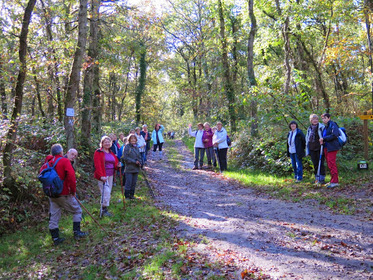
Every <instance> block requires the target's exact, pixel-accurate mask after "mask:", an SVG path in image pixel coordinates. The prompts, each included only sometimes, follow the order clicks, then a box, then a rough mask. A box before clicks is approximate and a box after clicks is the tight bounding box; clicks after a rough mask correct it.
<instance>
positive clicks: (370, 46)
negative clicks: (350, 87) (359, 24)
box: [364, 0, 373, 111]
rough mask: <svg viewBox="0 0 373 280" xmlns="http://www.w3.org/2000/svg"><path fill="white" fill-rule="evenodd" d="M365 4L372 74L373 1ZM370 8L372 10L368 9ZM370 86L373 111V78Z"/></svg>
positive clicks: (367, 0)
mask: <svg viewBox="0 0 373 280" xmlns="http://www.w3.org/2000/svg"><path fill="white" fill-rule="evenodd" d="M364 5H365V7H364V15H365V26H366V29H367V40H368V49H369V52H368V59H369V66H370V73H371V75H372V73H373V59H372V51H373V46H372V38H371V36H370V19H369V15H370V13H371V12H373V4H372V1H369V0H364ZM368 9H369V10H370V11H368ZM371 80H372V77H371ZM370 88H371V95H372V111H373V80H372V82H371V84H370Z"/></svg>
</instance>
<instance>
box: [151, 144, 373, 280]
mask: <svg viewBox="0 0 373 280" xmlns="http://www.w3.org/2000/svg"><path fill="white" fill-rule="evenodd" d="M175 145H176V148H177V150H178V151H179V152H180V153H181V154H182V156H183V160H182V161H181V165H182V167H181V169H180V170H179V169H177V170H176V169H174V168H172V167H171V166H170V164H168V161H167V147H166V149H165V159H164V160H163V161H150V163H149V165H148V166H147V167H146V170H147V173H148V177H149V180H150V184H151V185H152V187H153V189H154V190H155V196H156V203H157V204H158V205H159V206H162V207H168V208H170V210H172V211H174V212H176V213H178V214H179V215H181V216H182V217H184V218H183V219H182V221H181V222H180V225H179V227H178V229H177V230H178V232H179V233H180V235H182V236H185V237H187V238H197V239H198V238H199V239H201V236H203V238H206V239H207V240H208V242H207V244H206V245H203V244H201V245H200V246H199V250H201V251H203V252H204V253H207V254H209V253H210V252H211V254H212V252H213V251H214V249H215V248H217V249H218V250H222V251H224V252H230V253H231V254H232V255H233V256H235V263H236V265H237V266H239V267H242V268H243V269H245V268H247V267H252V266H254V267H259V268H261V269H262V270H263V272H264V273H265V274H268V275H270V276H271V277H272V278H273V279H355V280H357V279H373V222H371V221H362V220H359V219H358V218H357V217H356V216H348V215H336V214H333V213H331V212H328V211H325V210H320V209H319V207H318V206H315V205H313V206H312V205H306V204H304V203H303V204H301V203H291V202H284V201H280V200H276V199H270V198H267V197H265V196H258V195H257V194H255V192H254V191H253V190H251V189H249V188H244V187H242V186H240V185H239V184H238V183H236V182H234V181H232V180H228V179H225V178H224V177H223V176H221V175H219V174H216V173H213V172H208V171H202V170H196V171H195V170H194V171H192V170H191V168H192V167H193V155H192V154H191V153H190V152H189V151H188V150H187V148H186V147H185V146H184V144H183V143H182V142H181V141H180V140H175ZM211 257H212V258H214V256H211ZM239 278H240V276H239V273H238V274H237V279H239Z"/></svg>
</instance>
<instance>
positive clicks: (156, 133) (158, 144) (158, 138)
mask: <svg viewBox="0 0 373 280" xmlns="http://www.w3.org/2000/svg"><path fill="white" fill-rule="evenodd" d="M163 131H164V126H163V125H161V124H159V123H157V124H155V126H154V130H153V132H152V140H153V159H155V158H156V152H157V148H158V150H159V160H162V156H163V154H162V146H163V143H164V140H163Z"/></svg>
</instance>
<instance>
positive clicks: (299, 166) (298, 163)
mask: <svg viewBox="0 0 373 280" xmlns="http://www.w3.org/2000/svg"><path fill="white" fill-rule="evenodd" d="M290 159H291V165H292V166H293V170H294V178H295V179H297V180H299V181H301V180H302V179H303V163H302V159H301V158H299V157H297V154H290Z"/></svg>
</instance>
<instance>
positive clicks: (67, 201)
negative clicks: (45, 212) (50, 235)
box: [49, 195, 82, 229]
mask: <svg viewBox="0 0 373 280" xmlns="http://www.w3.org/2000/svg"><path fill="white" fill-rule="evenodd" d="M49 204H50V210H49V213H50V218H49V229H55V228H58V223H59V221H60V219H61V210H62V209H65V210H66V211H67V212H70V213H72V214H73V222H80V221H81V220H82V208H80V205H79V203H78V201H76V199H75V197H73V196H72V195H62V196H60V197H57V198H49Z"/></svg>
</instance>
